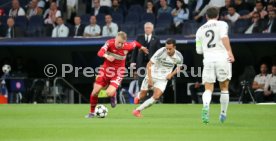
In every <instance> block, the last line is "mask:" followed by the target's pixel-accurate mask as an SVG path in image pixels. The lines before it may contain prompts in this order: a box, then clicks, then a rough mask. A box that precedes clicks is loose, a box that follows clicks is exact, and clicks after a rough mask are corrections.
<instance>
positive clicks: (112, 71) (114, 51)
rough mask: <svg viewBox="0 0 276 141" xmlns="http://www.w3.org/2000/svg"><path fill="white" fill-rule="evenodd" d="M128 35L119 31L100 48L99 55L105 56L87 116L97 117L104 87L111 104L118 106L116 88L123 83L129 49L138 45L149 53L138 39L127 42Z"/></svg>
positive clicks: (91, 96)
mask: <svg viewBox="0 0 276 141" xmlns="http://www.w3.org/2000/svg"><path fill="white" fill-rule="evenodd" d="M126 40H127V35H126V33H124V32H119V33H118V35H117V36H116V37H115V39H110V40H107V41H106V43H105V44H104V46H103V47H102V48H101V49H100V50H99V52H98V56H99V57H102V58H105V60H104V63H103V65H102V67H101V68H100V70H99V73H98V77H97V78H96V81H95V83H94V88H93V90H92V93H91V95H90V113H89V114H88V115H86V118H93V117H95V114H94V112H95V107H96V105H97V103H98V93H99V91H100V90H101V89H102V88H105V87H107V88H106V94H107V96H108V97H110V98H111V99H110V100H111V101H110V102H111V106H112V107H113V108H114V107H115V106H116V97H115V96H116V90H117V88H118V86H119V85H120V84H121V81H122V79H123V75H124V72H125V60H126V55H127V53H128V52H129V51H131V50H133V49H134V48H135V47H138V48H139V49H140V50H141V51H143V52H144V53H146V54H148V49H147V48H146V47H143V46H142V45H141V44H140V43H138V42H137V41H133V42H126Z"/></svg>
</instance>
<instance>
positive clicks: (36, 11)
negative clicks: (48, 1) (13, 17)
mask: <svg viewBox="0 0 276 141" xmlns="http://www.w3.org/2000/svg"><path fill="white" fill-rule="evenodd" d="M42 14H43V9H41V8H40V7H38V0H32V1H31V2H30V3H29V5H28V10H27V17H28V18H31V17H32V16H35V15H42Z"/></svg>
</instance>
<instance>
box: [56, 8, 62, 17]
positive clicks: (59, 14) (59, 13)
mask: <svg viewBox="0 0 276 141" xmlns="http://www.w3.org/2000/svg"><path fill="white" fill-rule="evenodd" d="M60 16H61V12H60V11H59V10H58V11H57V13H56V18H57V17H60Z"/></svg>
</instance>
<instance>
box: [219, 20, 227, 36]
mask: <svg viewBox="0 0 276 141" xmlns="http://www.w3.org/2000/svg"><path fill="white" fill-rule="evenodd" d="M219 34H220V38H224V37H228V24H227V23H226V22H223V21H222V22H221V24H220V32H219Z"/></svg>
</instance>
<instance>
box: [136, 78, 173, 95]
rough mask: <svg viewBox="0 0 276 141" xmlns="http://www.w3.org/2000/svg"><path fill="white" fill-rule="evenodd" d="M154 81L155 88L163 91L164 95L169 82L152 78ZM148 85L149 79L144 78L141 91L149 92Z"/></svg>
mask: <svg viewBox="0 0 276 141" xmlns="http://www.w3.org/2000/svg"><path fill="white" fill-rule="evenodd" d="M152 81H153V87H154V88H158V89H160V90H161V91H162V93H164V91H165V89H166V86H167V83H168V80H162V79H154V78H152ZM148 85H149V84H148V78H144V80H143V82H142V86H141V90H149V87H148ZM150 89H152V88H150Z"/></svg>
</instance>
